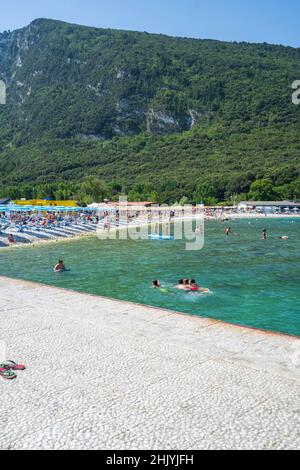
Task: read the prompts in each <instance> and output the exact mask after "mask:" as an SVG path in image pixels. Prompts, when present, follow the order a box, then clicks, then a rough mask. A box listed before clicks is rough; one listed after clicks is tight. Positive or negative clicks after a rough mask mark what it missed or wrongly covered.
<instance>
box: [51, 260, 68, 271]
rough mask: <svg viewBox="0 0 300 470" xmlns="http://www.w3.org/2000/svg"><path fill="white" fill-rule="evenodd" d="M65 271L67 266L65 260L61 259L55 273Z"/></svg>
mask: <svg viewBox="0 0 300 470" xmlns="http://www.w3.org/2000/svg"><path fill="white" fill-rule="evenodd" d="M64 271H66V266H65V265H64V262H63V260H61V259H60V260H59V261H58V263H57V265H56V266H55V267H54V272H55V273H62V272H64Z"/></svg>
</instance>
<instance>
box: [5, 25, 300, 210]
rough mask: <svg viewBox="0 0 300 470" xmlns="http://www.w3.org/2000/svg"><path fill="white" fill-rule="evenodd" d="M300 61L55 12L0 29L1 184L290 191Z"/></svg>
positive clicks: (297, 191)
mask: <svg viewBox="0 0 300 470" xmlns="http://www.w3.org/2000/svg"><path fill="white" fill-rule="evenodd" d="M299 59H300V49H293V48H287V47H282V46H272V45H267V44H261V45H257V44H246V43H243V44H237V43H222V42H218V41H208V40H192V39H180V38H170V37H166V36H161V35H151V34H147V33H135V32H125V31H113V30H102V29H95V28H87V27H81V26H74V25H70V24H66V23H61V22H57V21H52V20H37V21H35V22H33V23H32V24H31V25H30V26H28V27H27V28H24V29H22V30H19V31H15V32H12V33H10V32H6V33H3V34H0V79H1V78H2V79H4V80H5V82H6V84H7V91H8V95H7V105H6V106H0V195H4V194H8V195H10V196H11V197H34V196H40V197H43V196H45V197H47V196H56V197H66V198H67V197H70V196H72V195H76V197H77V198H78V199H80V200H81V201H82V202H89V201H90V200H92V199H98V200H101V199H102V198H104V197H117V195H118V194H121V193H126V194H128V193H129V196H130V198H131V199H139V200H141V199H149V198H151V199H155V200H156V201H158V202H174V201H176V200H177V201H179V200H180V199H182V197H184V196H185V197H187V198H188V199H189V200H190V201H194V202H200V201H204V202H211V203H214V202H216V201H228V200H237V199H241V198H246V197H248V198H264V199H273V198H293V199H295V198H300V135H299V125H300V107H297V106H295V105H293V104H292V101H291V94H292V90H291V84H292V82H293V81H294V80H295V79H297V78H298V79H300V61H299Z"/></svg>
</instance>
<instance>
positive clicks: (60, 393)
mask: <svg viewBox="0 0 300 470" xmlns="http://www.w3.org/2000/svg"><path fill="white" fill-rule="evenodd" d="M0 315H1V320H2V328H1V335H0V342H1V344H2V350H3V344H4V343H5V344H6V353H5V355H6V358H7V359H14V360H18V361H21V362H25V363H26V365H27V367H28V368H27V370H26V371H25V372H22V373H19V374H18V379H17V381H14V382H13V383H10V382H5V381H4V380H3V379H1V378H0V394H1V410H0V414H1V433H0V448H1V449H191V450H193V449H299V448H300V419H299V418H300V339H299V338H294V337H289V336H285V335H279V334H275V333H274V334H273V333H267V332H263V331H257V330H252V329H247V328H242V327H237V326H232V325H228V324H225V323H222V322H219V321H214V320H210V319H205V318H198V317H190V316H185V315H182V314H178V313H175V312H171V311H167V310H163V309H156V308H150V307H145V306H142V305H137V304H133V303H128V302H120V301H117V300H113V299H107V298H102V297H96V296H92V295H87V294H80V293H77V292H72V291H67V290H63V289H57V288H53V287H48V286H43V285H39V284H34V283H30V282H23V281H17V280H12V279H7V278H3V277H0ZM0 352H1V349H0ZM2 354H3V352H2ZM1 359H4V358H1Z"/></svg>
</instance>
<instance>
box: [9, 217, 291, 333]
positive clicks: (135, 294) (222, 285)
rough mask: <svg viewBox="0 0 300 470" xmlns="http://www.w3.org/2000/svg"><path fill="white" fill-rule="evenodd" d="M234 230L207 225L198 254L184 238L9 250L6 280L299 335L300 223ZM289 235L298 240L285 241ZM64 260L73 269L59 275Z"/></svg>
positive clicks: (240, 225)
mask: <svg viewBox="0 0 300 470" xmlns="http://www.w3.org/2000/svg"><path fill="white" fill-rule="evenodd" d="M230 225H231V227H232V229H233V231H234V235H232V236H230V237H226V236H225V235H224V232H223V231H224V225H222V224H221V223H218V222H210V223H206V226H205V230H206V236H205V247H204V249H203V250H201V251H196V252H194V251H185V249H184V248H185V244H184V242H182V241H175V242H157V241H138V242H134V241H130V240H129V241H101V240H98V239H97V238H95V239H84V240H80V241H74V242H71V243H70V242H67V243H57V244H50V245H44V246H40V247H34V248H22V249H16V250H8V251H5V250H1V252H0V275H3V276H8V277H14V278H20V279H27V280H32V281H37V282H42V283H45V284H50V285H53V286H57V287H64V288H68V289H73V290H77V291H81V292H88V293H92V294H98V295H105V296H109V297H114V298H118V299H123V300H130V301H135V302H139V303H143V304H147V305H153V306H159V307H163V308H169V309H172V310H177V311H181V312H185V313H187V314H192V315H198V316H203V317H210V318H216V319H220V320H225V321H228V322H232V323H236V324H240V325H246V326H252V327H256V328H263V329H267V330H272V331H279V332H284V333H289V334H294V335H298V336H299V335H300V290H299V286H300V220H298V219H296V220H292V219H285V220H274V219H273V220H266V221H265V220H257V221H251V222H250V223H249V222H248V221H247V220H241V221H234V222H230ZM265 225H266V226H267V229H268V237H269V238H268V240H267V242H264V241H263V240H262V228H263V226H265ZM281 235H289V237H290V240H288V241H282V240H279V239H278V237H279V236H281ZM60 257H61V258H63V259H64V260H65V262H66V264H67V267H69V268H70V269H71V271H70V272H66V273H64V274H54V273H53V271H52V268H53V266H54V264H55V263H56V261H57V259H58V258H60ZM182 277H186V278H195V279H197V280H198V282H199V283H200V284H201V285H202V286H204V287H208V288H209V289H210V290H211V291H212V293H211V294H209V295H199V294H194V293H185V292H181V291H176V290H175V289H173V286H174V285H175V284H176V283H177V280H178V279H180V278H182ZM153 279H160V280H161V282H162V283H163V284H164V285H166V286H168V288H169V289H168V293H162V292H160V291H157V290H155V289H151V288H150V286H151V282H152V280H153ZM112 314H113V312H112Z"/></svg>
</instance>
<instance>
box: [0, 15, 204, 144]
mask: <svg viewBox="0 0 300 470" xmlns="http://www.w3.org/2000/svg"><path fill="white" fill-rule="evenodd" d="M164 41H168V40H167V39H166V38H164V37H160V36H151V35H146V34H145V35H143V34H140V33H127V32H121V31H110V30H97V29H93V28H84V27H80V26H73V25H68V24H65V23H61V22H56V21H51V20H36V21H34V22H33V23H32V24H30V25H29V26H28V27H26V28H24V29H21V30H18V31H14V32H5V33H3V34H0V78H1V79H2V80H4V81H5V82H6V84H7V89H8V105H9V110H8V108H7V110H6V111H7V112H9V114H10V118H12V116H14V120H15V124H17V126H18V127H19V128H20V132H22V133H23V134H24V135H25V134H26V135H27V137H30V136H31V137H32V136H35V137H36V136H38V135H40V134H41V133H45V134H47V135H49V134H50V135H51V136H55V137H71V136H83V137H84V138H86V139H88V138H91V139H106V138H111V137H113V136H114V135H115V136H130V135H135V134H137V133H141V132H148V133H153V134H168V133H173V132H180V131H183V130H189V129H191V128H192V127H193V126H194V125H195V124H196V123H197V122H198V119H199V118H200V117H201V119H203V115H204V114H205V113H204V114H203V112H202V113H201V112H200V109H197V103H194V105H195V107H196V109H193V106H191V103H190V101H191V100H190V98H189V97H188V94H185V92H184V93H182V92H181V91H180V90H183V85H182V84H181V83H180V77H179V75H180V74H181V73H182V71H180V70H178V71H177V73H176V72H175V70H173V67H171V69H170V71H166V70H165V71H164V70H163V69H164V68H165V65H164V61H167V62H168V61H169V60H170V59H169V58H167V55H168V51H167V50H166V47H165V46H164V47H160V46H161V44H163V43H164ZM167 82H169V84H168V83H167ZM172 82H174V84H176V83H177V85H176V86H174V84H173V83H172ZM176 88H177V89H176ZM180 95H181V96H180ZM2 111H3V110H2ZM201 119H199V120H201Z"/></svg>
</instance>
